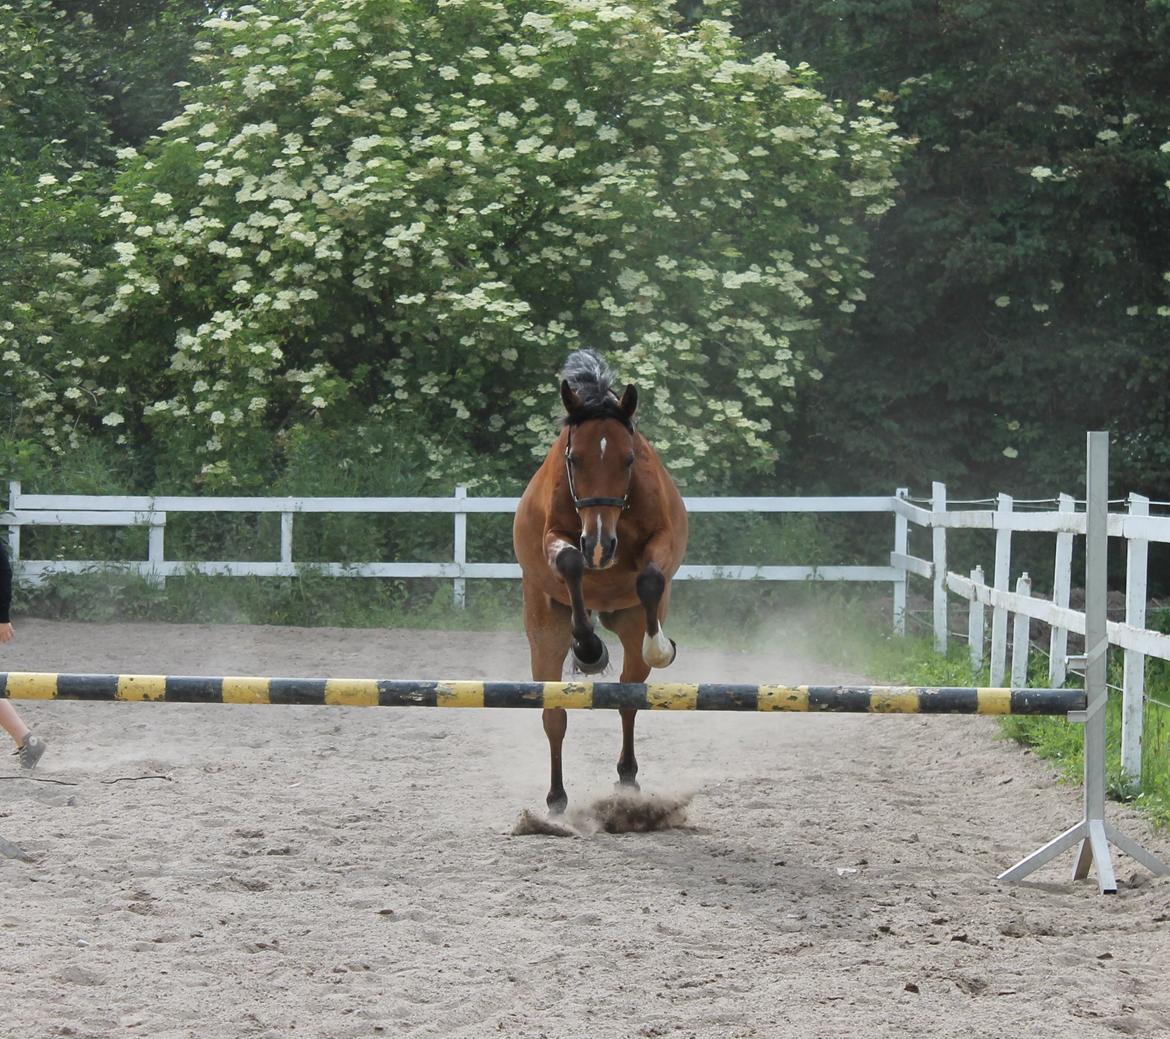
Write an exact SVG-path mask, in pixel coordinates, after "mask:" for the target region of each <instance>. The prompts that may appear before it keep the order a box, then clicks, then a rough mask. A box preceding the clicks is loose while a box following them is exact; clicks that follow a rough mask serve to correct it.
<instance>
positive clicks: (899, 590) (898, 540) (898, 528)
mask: <svg viewBox="0 0 1170 1039" xmlns="http://www.w3.org/2000/svg"><path fill="white" fill-rule="evenodd" d="M909 494H910V488H909V487H899V488H898V489H897V490H896V491H895V492H894V497H895V498H900V499H903V500H904V499H905V498H906V497H907V496H908V495H909ZM894 551H895V552H900V553H901V554H902V555H909V554H910V524H909V523H908V522H907V521H906V517H905V516H902V515H899V514H898V513H894ZM894 634H895V635H905V634H906V571H905V570H903V571H902V573H901V576H900V577H899V578H898V580H896V581H895V582H894Z"/></svg>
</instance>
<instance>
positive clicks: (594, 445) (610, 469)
mask: <svg viewBox="0 0 1170 1039" xmlns="http://www.w3.org/2000/svg"><path fill="white" fill-rule="evenodd" d="M561 399H562V400H563V401H564V403H565V410H566V412H567V413H568V414H567V416H566V418H565V426H566V427H567V428H566V433H565V436H566V440H565V470H566V473H567V474H568V482H569V493H570V494H571V495H572V497H573V508H574V509H576V510H577V516H578V517H579V518H580V520H581V554H582V555H584V557H585V565H586V566H587V567H589V568H590V569H591V570H605V569H607V568H608V567H610V566H613V564H614V562H615V561H616V559H617V547H618V541H617V526H618V520H619V519H620V518H621V514H622V510H623V509H625V508H626V507H627V506H628V504H629V494H630V482H631V479H632V477H633V472H634V412H635V411H636V410H637V407H638V391H637V390H636V389H635V388H634V387H633V386H632V385H630V386H627V387H626V391H625V393H623V394H622V397H621V400H620V401H619V400H618V398H617V397H616V396H614V395H612V394H607V395H606V396H605V397H604V399H602V400H600V401H598V400H596V399H595V400H593V401H590V402H588V403H587V402H585V401H584V400H583V399H582V398H581V397H580V396H579V395H578V394H577V392H576V391H575V390H574V389H573V388H572V387H571V386H570V385H569V383H568V381H565V382H562V383H561Z"/></svg>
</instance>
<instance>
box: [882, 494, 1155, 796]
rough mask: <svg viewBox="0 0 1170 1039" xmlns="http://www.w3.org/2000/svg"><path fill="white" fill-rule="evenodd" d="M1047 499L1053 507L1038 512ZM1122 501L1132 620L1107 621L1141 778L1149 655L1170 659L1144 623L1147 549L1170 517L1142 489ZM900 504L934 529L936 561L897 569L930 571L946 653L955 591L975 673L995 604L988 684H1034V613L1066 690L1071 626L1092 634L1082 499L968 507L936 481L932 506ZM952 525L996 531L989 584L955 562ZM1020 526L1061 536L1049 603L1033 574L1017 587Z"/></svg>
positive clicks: (1125, 727)
mask: <svg viewBox="0 0 1170 1039" xmlns="http://www.w3.org/2000/svg"><path fill="white" fill-rule="evenodd" d="M1021 504H1022V505H1024V506H1025V508H1026V510H1027V511H1019V509H1018V508H1017V506H1018V505H1021ZM1041 504H1043V505H1044V506H1046V507H1043V508H1037V506H1038V505H1041ZM1124 505H1125V511H1124V512H1110V514H1109V518H1108V532H1109V536H1110V537H1114V538H1124V539H1125V541H1126V579H1125V604H1126V605H1125V620H1124V621H1109V622H1108V624H1107V625H1106V627H1107V635H1108V639H1109V643H1110V645H1112V646H1117V647H1119V648H1120V649H1122V650H1123V651H1124V654H1125V661H1124V680H1123V686H1122V737H1121V763H1122V769H1123V771H1124V772H1125V773H1126V775H1127V776H1128V777H1129V778H1130V779H1132V780H1134V781H1136V780H1137V779H1139V778H1140V775H1141V755H1142V717H1143V707H1144V705H1145V701H1146V694H1145V661H1146V657H1147V656H1150V657H1157V658H1159V659H1161V660H1170V635H1167V634H1164V633H1162V632H1158V631H1152V630H1149V629H1148V628H1146V626H1145V625H1146V583H1147V549H1148V546H1149V543H1150V542H1151V541H1154V542H1159V543H1170V516H1151V515H1150V501H1149V499H1148V498H1145V497H1143V496H1142V495H1140V494H1131V495H1129V497H1128V498H1127V499H1125V502H1124ZM894 508H895V512H896V514H897V515H898V517H899V518H901V519H903V520H905V521H906V522H907V523H910V524H913V525H915V526H918V527H922V528H925V529H929V530H930V532H931V558H929V559H923V558H918V557H914V556H909V558H908V559H907V560H904V561H902V563H900V564H896V565H905V566H906V568H907V571H908V572H909V573H913V574H917V575H919V576H921V577H925V578H927V579H928V580H930V581H931V582H932V584H933V593H934V594H933V625H932V627H933V630H934V643H935V648H936V649H938V650H939V652H946V649H947V640H948V635H949V632H948V629H947V595H948V593H950V594H953V595H957V596H959V597H961V598H963V599H966V600H967V601H968V602H969V603H970V607H969V613H968V623H969V627H968V641H969V643H970V649H971V666H972V670H973V671H976V672H982V670H983V663H984V661H983V653H984V611H985V609H986V608H988V607H990V609H991V653H990V678H989V682H990V684H991V685H993V686H996V685H1002V684H1003V680H1004V677H1005V674H1010V681H1011V684H1012V685H1013V686H1016V685H1023V684H1025V683H1026V681H1027V674H1028V653H1029V650H1030V648H1031V647H1030V645H1029V640H1028V620H1029V619H1035V620H1039V621H1042V622H1044V623H1045V624H1048V625H1049V626H1050V628H1051V633H1050V637H1049V660H1048V684H1049V685H1050V686H1053V687H1059V686H1063V685H1064V683H1065V679H1066V675H1067V668H1068V666H1069V664H1070V663H1071V664H1073V665H1076V664H1077V663H1078V662H1079V658H1078V657H1069V655H1068V635H1069V632H1074V633H1076V634H1078V635H1084V633H1085V614H1084V612H1083V611H1081V610H1073V609H1070V608H1069V593H1070V591H1071V587H1072V578H1071V574H1072V550H1073V538H1074V537H1077V536H1081V537H1083V536H1084V535H1085V528H1086V522H1085V513H1084V511H1083V502H1078V501H1076V500H1075V499H1073V498H1072V497H1070V496H1069V495H1061V496H1060V497H1059V498H1058V499H1056V500H1055V501H1053V502H1051V503H1036V502H1027V503H1016V502H1013V500H1012V499H1011V498H1010V497H1009V496H1008V495H1006V494H1001V495H999V496H998V497H997V498H996V499H995V508H990V507H984V508H972V507H970V505H969V504H966V505H965V504H964V503H952V504H951V505H948V502H947V492H946V487H945V486H944V485H943V484H941V483H935V484H934V485H933V486H932V491H931V497H930V505H929V507H928V508H927V507H922V506H920V505H916V504H914V503H913V502H912V501H909V500H906V499H905V498H900V499H899V500H898V501H896V502H895V504H894ZM1078 510H1081V511H1078ZM952 530H994V531H995V558H994V566H993V570H992V580H991V584H988V583H987V582H986V578H985V576H984V573H983V568H982V567H981V566H977V567H976V568H975V569H974V570H972V571H971V573H970V575H969V576H963V575H962V574H957V573H954V572H952V571H950V570H949V569H948V568H947V532H948V531H952ZM1018 532H1040V533H1046V534H1052V535H1053V536H1054V539H1055V544H1054V557H1053V566H1054V570H1053V574H1054V576H1053V588H1052V598H1051V599H1042V598H1039V597H1036V596H1033V595H1032V582H1031V579H1030V578H1029V576H1028V574H1026V573H1021V574H1019V575H1017V577H1016V581H1015V588H1014V590H1013V588H1012V586H1011V578H1012V563H1011V559H1012V535H1013V534H1014V533H1018ZM1010 614H1014V621H1013V625H1012V627H1013V632H1012V640H1011V642H1012V656H1011V662H1010V671H1009V665H1008V659H1007V654H1008V637H1007V635H1008V618H1009V615H1010Z"/></svg>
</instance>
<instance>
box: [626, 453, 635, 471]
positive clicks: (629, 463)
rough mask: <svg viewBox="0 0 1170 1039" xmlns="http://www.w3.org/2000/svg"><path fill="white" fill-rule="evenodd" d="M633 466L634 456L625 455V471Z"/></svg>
mask: <svg viewBox="0 0 1170 1039" xmlns="http://www.w3.org/2000/svg"><path fill="white" fill-rule="evenodd" d="M633 464H634V456H633V455H627V456H626V468H627V469H629V468H630V466H632V465H633Z"/></svg>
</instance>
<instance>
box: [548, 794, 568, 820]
mask: <svg viewBox="0 0 1170 1039" xmlns="http://www.w3.org/2000/svg"><path fill="white" fill-rule="evenodd" d="M544 803H545V804H547V805H548V814H549V815H564V814H565V809H566V808H568V807H569V795H568V794H566V793H565V792H564V791H563V790H562V791H561V792H560V793H559V794H549V795H548V797H546V798H545V799H544Z"/></svg>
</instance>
